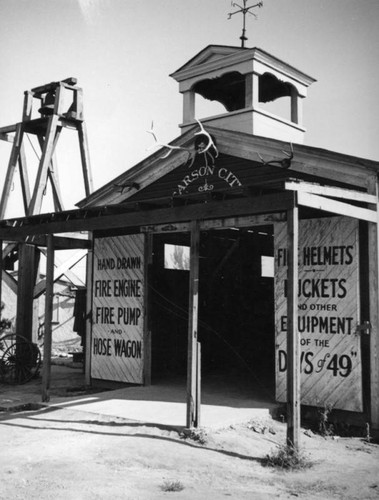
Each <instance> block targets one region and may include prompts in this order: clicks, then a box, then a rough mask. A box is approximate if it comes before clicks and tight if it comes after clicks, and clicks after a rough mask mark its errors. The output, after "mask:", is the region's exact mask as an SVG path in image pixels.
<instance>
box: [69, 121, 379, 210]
mask: <svg viewBox="0 0 379 500" xmlns="http://www.w3.org/2000/svg"><path fill="white" fill-rule="evenodd" d="M206 130H207V132H208V133H210V134H211V136H212V138H213V139H214V141H215V143H216V145H217V150H218V153H219V156H218V157H217V158H216V157H215V155H213V159H212V157H211V156H209V157H208V158H207V159H203V160H201V158H200V159H199V161H197V160H196V161H197V163H196V162H192V160H193V159H194V158H195V157H196V155H195V150H194V139H195V133H196V132H197V131H198V128H197V127H194V128H192V129H190V130H188V131H187V132H186V133H185V134H183V135H181V136H179V137H177V138H176V139H175V140H173V141H172V142H171V143H170V146H171V147H172V148H173V149H172V150H171V153H170V154H169V155H168V156H167V157H165V158H164V157H163V156H166V155H167V152H168V149H166V148H163V149H160V150H158V151H157V152H156V153H154V154H152V155H150V156H149V157H147V158H146V159H145V160H143V161H142V162H140V163H138V164H137V165H135V166H134V167H132V168H131V169H130V170H127V171H126V172H124V173H123V174H121V175H119V176H118V177H116V178H115V179H114V180H112V181H111V182H109V183H107V184H106V185H104V186H103V187H102V188H100V189H98V190H97V191H95V192H94V193H92V194H91V195H90V196H88V197H87V198H85V199H84V200H82V201H80V202H79V203H78V204H77V206H78V207H80V208H89V207H95V206H104V205H116V204H120V203H125V202H131V201H136V202H137V201H138V202H141V201H143V200H150V199H151V198H154V199H158V198H165V199H166V200H167V198H170V197H177V196H182V195H187V194H190V193H193V190H194V189H197V190H199V191H200V187H201V186H200V180H201V181H202V182H203V184H204V182H205V181H207V182H208V186H209V185H213V189H215V190H216V189H220V190H221V191H225V192H229V191H230V190H231V189H232V188H233V189H234V190H235V188H236V187H240V188H241V187H246V188H251V187H252V186H259V187H260V188H262V187H263V188H264V187H265V186H266V187H267V186H270V187H271V186H272V185H273V183H275V182H276V183H278V182H279V181H280V180H283V179H286V178H294V177H297V178H302V179H307V180H310V181H315V182H319V183H323V182H325V183H327V184H329V185H344V186H345V187H348V186H351V187H353V188H354V189H357V188H362V189H366V188H367V184H368V183H367V180H368V178H371V177H372V176H373V175H377V173H378V171H379V162H375V161H371V160H366V159H363V158H358V157H353V156H348V155H344V154H340V153H334V152H331V151H327V150H324V149H320V148H314V147H310V146H304V145H299V144H294V145H293V146H292V148H293V159H292V161H291V165H290V167H289V168H282V167H281V166H280V164H279V163H280V160H283V159H285V158H287V155H286V154H285V153H284V152H286V153H290V151H291V145H290V144H288V143H285V142H283V141H279V140H276V139H270V138H267V137H258V136H253V135H251V134H246V133H242V132H233V131H229V130H223V129H219V128H211V127H207V128H206ZM198 156H199V157H201V156H202V155H198ZM262 159H263V162H264V163H263V162H262ZM213 160H214V165H215V169H216V170H215V172H213V177H212V175H211V174H209V175H208V177H207V178H206V176H205V175H203V176H202V175H198V174H197V173H196V172H195V171H196V168H197V169H199V168H201V166H204V165H206V164H207V165H208V166H209V165H212V161H213ZM191 162H192V165H191ZM199 162H200V163H199ZM270 162H274V163H270ZM267 163H268V164H267ZM228 168H229V171H231V172H232V173H231V174H230V175H235V176H236V177H237V178H238V180H239V182H240V184H241V185H242V186H240V185H239V183H237V182H234V183H230V182H229V184H232V185H228V183H227V182H226V181H225V182H224V183H220V182H219V180H220V178H222V177H224V178H225V177H226V175H227V174H226V171H225V170H222V171H221V174H219V175H218V172H219V171H220V169H228ZM202 172H205V171H202ZM202 172H200V173H202ZM188 175H190V176H191V177H190V178H189V179H188V178H187V179H186V176H188ZM196 176H197V178H196V179H195V177H196ZM200 177H202V178H201V179H200ZM216 177H217V179H216ZM183 179H184V181H183ZM212 179H213V181H215V182H216V181H217V182H216V183H215V182H213V181H212ZM231 179H232V177H229V178H228V180H229V181H230V180H231ZM195 180H196V182H195ZM224 180H225V179H224ZM212 182H213V184H212ZM216 184H217V186H216ZM178 186H184V187H185V188H186V189H182V188H179V191H180V192H178ZM204 189H207V188H206V187H205V188H204Z"/></svg>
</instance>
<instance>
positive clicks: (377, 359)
mask: <svg viewBox="0 0 379 500" xmlns="http://www.w3.org/2000/svg"><path fill="white" fill-rule="evenodd" d="M369 189H370V192H371V193H372V194H374V195H376V198H377V202H376V213H377V221H376V224H375V223H370V224H369V225H368V262H369V275H368V276H369V307H370V323H371V332H370V422H371V426H372V429H373V430H375V433H378V432H379V182H378V180H377V179H375V180H373V181H372V182H371V184H370V187H369Z"/></svg>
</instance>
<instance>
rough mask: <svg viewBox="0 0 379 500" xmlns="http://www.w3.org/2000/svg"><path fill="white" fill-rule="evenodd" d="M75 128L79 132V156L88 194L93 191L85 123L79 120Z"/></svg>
mask: <svg viewBox="0 0 379 500" xmlns="http://www.w3.org/2000/svg"><path fill="white" fill-rule="evenodd" d="M77 130H78V134H79V149H80V156H81V159H82V169H83V179H84V189H85V193H86V196H89V195H90V194H91V193H92V191H93V181H92V172H91V163H90V158H89V149H88V139H87V128H86V124H85V123H84V122H79V123H78V125H77Z"/></svg>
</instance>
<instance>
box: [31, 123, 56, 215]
mask: <svg viewBox="0 0 379 500" xmlns="http://www.w3.org/2000/svg"><path fill="white" fill-rule="evenodd" d="M58 121H59V117H58V115H52V116H50V118H49V120H48V126H47V132H46V137H45V140H44V144H43V148H42V156H41V159H40V162H39V166H38V171H37V176H36V180H35V186H34V190H33V195H32V199H31V201H30V205H29V210H28V215H35V214H39V213H40V212H41V205H42V195H43V191H44V189H45V186H46V180H47V175H48V169H49V165H50V162H51V159H52V156H53V153H54V149H55V146H56V143H57V140H58V137H59V134H60V131H61V129H62V127H61V126H59V127H58Z"/></svg>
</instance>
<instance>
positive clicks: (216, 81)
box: [171, 45, 316, 144]
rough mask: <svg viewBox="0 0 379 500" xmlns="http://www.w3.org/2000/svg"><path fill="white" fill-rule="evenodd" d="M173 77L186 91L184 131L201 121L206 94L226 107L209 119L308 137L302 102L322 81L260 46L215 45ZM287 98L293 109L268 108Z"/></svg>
mask: <svg viewBox="0 0 379 500" xmlns="http://www.w3.org/2000/svg"><path fill="white" fill-rule="evenodd" d="M171 76H172V77H173V78H174V79H175V80H176V81H177V82H178V83H179V92H181V93H182V94H183V122H182V124H181V125H180V127H181V129H182V132H185V131H186V130H188V128H190V127H192V126H193V125H194V124H195V123H196V122H195V119H196V118H198V116H197V115H196V96H197V95H200V96H202V97H203V98H205V99H209V100H211V101H218V102H219V103H221V104H222V105H223V106H224V107H225V113H221V114H216V115H214V116H207V117H205V118H204V117H202V118H201V121H202V123H203V124H209V125H211V126H213V127H219V128H223V129H227V130H234V131H239V132H245V133H249V134H253V135H258V136H264V137H270V138H273V139H280V140H284V141H290V142H294V143H299V144H302V143H303V142H304V133H305V128H304V127H303V115H302V102H303V99H304V98H305V97H306V96H307V89H308V87H309V85H310V84H312V83H313V82H315V81H316V80H315V79H314V78H312V77H310V76H308V75H306V74H305V73H303V72H301V71H299V70H297V69H295V68H294V67H292V66H290V65H289V64H287V63H285V62H283V61H281V60H279V59H278V58H276V57H274V56H272V55H270V54H268V53H267V52H265V51H263V50H261V49H259V48H251V49H245V48H240V47H229V46H223V45H209V46H208V47H206V48H205V49H203V50H202V51H201V52H199V53H198V54H197V55H196V56H195V57H193V58H192V59H191V60H190V61H189V62H187V63H186V64H185V65H184V66H182V67H181V68H179V69H178V70H177V71H175V72H174V73H172V74H171ZM281 98H285V100H286V101H287V105H288V112H287V114H283V113H277V112H276V111H272V110H271V109H270V110H268V109H267V103H272V102H275V101H277V100H278V99H281Z"/></svg>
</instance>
